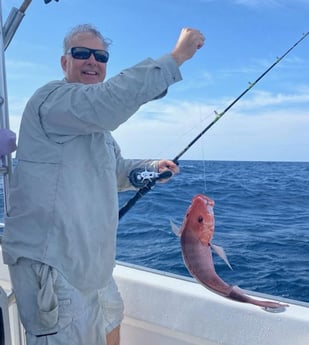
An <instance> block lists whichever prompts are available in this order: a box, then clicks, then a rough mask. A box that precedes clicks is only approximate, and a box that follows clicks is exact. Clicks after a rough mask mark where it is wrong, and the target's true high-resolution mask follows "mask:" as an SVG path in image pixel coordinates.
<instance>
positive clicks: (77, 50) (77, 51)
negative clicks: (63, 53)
mask: <svg viewBox="0 0 309 345" xmlns="http://www.w3.org/2000/svg"><path fill="white" fill-rule="evenodd" d="M67 54H71V55H72V57H73V58H74V59H78V60H87V59H89V58H90V56H91V54H93V55H94V58H95V59H96V61H98V62H103V63H106V62H107V61H108V58H109V53H108V52H107V51H106V50H103V49H90V48H85V47H73V48H71V49H69V51H68V52H67Z"/></svg>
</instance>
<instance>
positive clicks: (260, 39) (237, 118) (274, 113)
mask: <svg viewBox="0 0 309 345" xmlns="http://www.w3.org/2000/svg"><path fill="white" fill-rule="evenodd" d="M0 1H1V4H2V11H3V13H2V17H3V21H4V22H5V20H6V18H7V16H8V14H9V12H10V10H11V9H12V7H16V8H19V7H20V5H21V3H22V1H17V0H4V1H3V0H0ZM308 18H309V0H157V1H150V0H131V1H127V0H109V1H108V0H106V1H105V0H59V2H56V1H51V2H50V3H49V4H45V3H44V1H43V0H34V1H32V3H31V4H30V6H29V7H28V9H27V11H26V15H25V17H24V19H23V21H22V22H21V24H20V26H19V28H18V30H17V32H16V34H15V36H14V38H13V40H12V42H11V43H10V45H9V47H8V48H7V50H6V52H5V61H6V78H7V91H8V96H9V113H10V124H11V128H12V129H13V130H14V131H15V132H16V133H18V130H19V124H20V120H21V115H22V112H23V108H24V106H25V104H26V102H27V100H28V99H29V98H30V97H31V95H32V94H33V93H34V92H35V90H36V89H37V88H39V87H40V86H42V85H44V84H45V83H47V82H49V81H51V80H55V79H62V78H63V74H62V70H61V67H60V56H61V54H62V41H63V37H64V35H65V34H66V33H67V32H68V31H69V29H70V28H72V27H73V26H75V25H77V24H81V23H91V24H93V25H95V26H96V27H97V28H98V29H99V30H100V31H101V32H102V33H103V35H104V36H105V37H107V38H109V39H110V40H111V41H112V44H111V46H110V61H109V62H108V75H107V78H110V77H112V76H114V75H116V74H118V73H119V72H120V71H121V70H123V69H125V68H127V67H130V66H133V65H134V64H136V63H138V62H140V61H142V60H144V59H145V58H147V57H151V58H154V59H155V58H158V57H160V56H162V55H164V54H166V53H169V52H171V51H172V49H173V47H174V45H175V43H176V41H177V39H178V36H179V34H180V31H181V29H182V28H183V27H190V28H196V29H198V30H200V31H201V32H202V33H203V34H204V35H205V37H206V43H205V46H204V47H203V48H202V49H200V50H199V51H197V53H196V54H195V56H194V57H193V58H192V59H191V60H189V61H187V62H185V63H184V64H183V65H182V66H181V73H182V78H183V80H182V81H181V82H179V83H176V84H175V85H172V86H171V87H170V88H169V91H168V94H167V96H166V97H165V98H163V99H160V100H158V101H153V102H150V103H148V104H146V105H143V106H142V107H141V108H140V110H139V111H138V112H137V113H136V114H135V115H134V116H133V117H132V118H130V119H129V120H128V121H127V122H126V123H124V124H122V125H121V126H120V127H119V128H118V129H117V130H115V131H114V132H113V135H114V137H115V138H116V140H117V142H118V143H119V145H120V147H121V149H122V155H123V156H124V157H125V158H168V159H173V158H174V157H176V156H177V155H178V154H179V153H180V152H181V151H182V150H183V149H184V148H185V147H187V145H188V144H189V142H191V140H193V139H194V138H195V137H196V136H197V135H198V134H199V133H200V132H201V131H202V130H203V129H204V128H205V127H206V126H207V125H208V124H209V123H211V122H212V121H213V120H214V117H215V112H217V113H221V112H222V111H223V110H224V109H225V108H226V107H227V106H228V105H229V104H230V103H231V102H232V101H233V100H234V99H235V98H237V97H238V96H239V95H240V94H241V93H242V92H243V91H244V90H245V89H247V88H248V86H249V85H250V84H249V83H252V82H254V81H255V80H256V79H257V78H258V77H259V76H260V75H261V74H262V73H263V72H264V71H265V70H266V69H267V68H268V67H269V66H271V65H272V64H273V63H274V62H275V61H276V59H277V58H278V57H280V56H282V55H283V54H284V53H285V52H286V51H287V50H288V49H289V48H290V47H291V46H293V44H294V43H295V42H296V41H298V40H299V39H300V38H301V37H303V35H304V34H305V33H307V32H308V31H309V24H308V23H309V22H308ZM308 132H309V36H307V38H305V39H304V40H303V41H302V42H301V43H300V44H299V45H297V46H296V47H295V49H293V50H292V51H291V52H290V53H289V54H288V55H287V56H286V57H285V58H284V59H283V60H282V61H280V63H278V64H277V65H276V66H275V67H274V68H273V69H272V70H271V71H270V72H269V73H268V74H267V75H265V77H264V78H263V79H262V80H261V81H260V82H259V83H257V84H256V85H255V86H254V87H253V88H251V89H250V91H249V92H248V93H247V94H246V95H245V96H244V97H242V98H241V100H240V101H239V102H237V103H236V104H235V105H234V106H233V107H232V108H231V110H229V111H228V112H227V113H226V114H225V115H224V116H222V117H221V118H220V119H219V121H217V122H216V123H215V125H214V126H213V127H212V128H211V129H210V130H209V131H207V132H206V133H205V134H204V135H203V136H202V138H201V139H200V140H198V141H197V142H196V143H195V144H194V145H193V146H192V147H191V148H190V149H189V150H188V151H187V152H186V153H185V154H184V155H183V156H182V157H181V159H199V160H240V161H242V160H250V161H305V162H308V161H309V152H308V147H309V135H308Z"/></svg>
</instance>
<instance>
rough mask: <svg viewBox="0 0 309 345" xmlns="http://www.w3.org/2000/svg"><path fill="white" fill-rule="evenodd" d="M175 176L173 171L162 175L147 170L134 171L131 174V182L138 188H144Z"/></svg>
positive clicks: (164, 172)
mask: <svg viewBox="0 0 309 345" xmlns="http://www.w3.org/2000/svg"><path fill="white" fill-rule="evenodd" d="M172 175H173V174H172V172H171V171H169V170H166V171H163V172H162V173H158V172H156V171H149V170H147V169H146V168H145V169H141V168H136V169H133V170H132V171H131V172H130V174H129V180H130V182H131V183H132V185H133V186H134V187H136V188H143V187H145V186H149V185H150V186H153V185H154V184H155V183H156V181H157V180H162V179H166V178H169V177H171V176H172Z"/></svg>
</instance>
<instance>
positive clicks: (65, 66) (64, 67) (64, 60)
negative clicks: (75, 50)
mask: <svg viewBox="0 0 309 345" xmlns="http://www.w3.org/2000/svg"><path fill="white" fill-rule="evenodd" d="M67 63H68V60H67V57H66V56H65V55H62V56H61V67H62V69H63V70H64V71H66V69H67Z"/></svg>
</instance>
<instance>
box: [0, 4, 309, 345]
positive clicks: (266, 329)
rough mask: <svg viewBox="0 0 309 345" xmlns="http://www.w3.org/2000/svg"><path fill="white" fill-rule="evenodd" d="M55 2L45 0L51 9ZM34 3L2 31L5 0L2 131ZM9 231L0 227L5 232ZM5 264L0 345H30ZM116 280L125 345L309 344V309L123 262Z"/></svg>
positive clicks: (0, 274) (7, 166)
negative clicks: (11, 56) (15, 47)
mask: <svg viewBox="0 0 309 345" xmlns="http://www.w3.org/2000/svg"><path fill="white" fill-rule="evenodd" d="M50 1H51V0H45V2H46V3H47V2H50ZM30 2H31V0H28V1H24V2H23V4H22V6H21V8H20V9H19V10H17V9H13V12H12V14H11V15H10V16H9V18H8V22H6V25H5V26H3V25H2V13H1V0H0V33H1V35H0V48H1V55H0V59H1V68H2V70H1V71H0V74H1V79H0V83H1V88H0V93H1V94H0V100H1V99H2V100H5V101H4V102H0V111H1V112H0V115H1V118H0V120H1V127H2V128H9V121H8V114H7V102H6V100H7V95H6V81H5V64H4V50H5V48H6V46H7V45H8V44H9V42H10V40H11V39H12V37H13V35H14V32H15V31H16V29H17V26H18V25H19V22H20V21H21V19H22V17H23V13H24V11H25V9H26V8H27V7H28V6H29V4H30ZM11 165H12V164H11V157H10V155H9V154H8V155H7V156H6V157H5V161H4V165H3V166H1V169H0V174H1V175H3V180H4V187H5V186H6V185H7V183H8V180H9V176H10V172H11V169H12V167H11ZM1 178H2V177H1ZM4 189H5V191H6V188H4ZM4 194H5V193H4ZM4 203H5V200H4ZM4 226H5V225H4V224H0V230H1V231H0V232H2V231H3V228H4ZM0 240H1V237H0ZM0 258H1V259H0V345H26V340H25V334H24V329H23V326H22V324H21V322H20V319H19V315H18V309H17V306H16V301H15V298H14V291H13V290H12V286H11V282H10V276H9V272H8V269H7V266H6V265H4V264H3V262H2V253H1V252H0ZM114 277H115V280H116V282H117V284H118V286H119V290H120V292H121V294H122V297H123V300H124V304H125V318H124V321H123V324H122V327H121V345H133V344H134V345H140V344H143V345H144V344H147V345H158V344H160V345H308V344H309V303H306V302H301V301H296V300H288V299H283V298H281V297H277V296H270V295H266V294H258V293H253V292H252V291H245V293H246V294H248V295H249V296H253V297H254V298H257V299H269V300H273V301H278V302H282V303H287V304H288V305H289V307H287V308H286V309H285V310H284V311H282V312H278V313H271V312H268V311H266V310H264V309H262V308H260V307H257V306H254V305H251V304H246V303H240V302H235V301H232V300H229V299H226V298H224V297H222V296H219V295H217V294H214V293H213V292H211V291H209V290H207V289H205V288H204V287H203V286H202V285H200V284H199V283H198V282H196V281H195V280H194V279H191V278H187V277H183V276H179V275H175V274H170V273H166V272H161V271H158V270H152V269H147V268H145V267H141V266H136V265H129V264H127V263H123V262H117V265H116V267H115V270H114ZM90 345H91V344H90Z"/></svg>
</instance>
